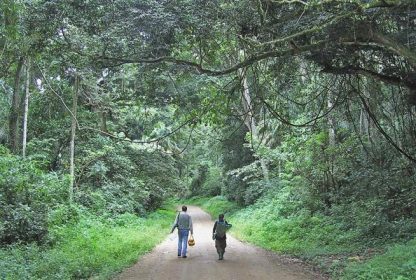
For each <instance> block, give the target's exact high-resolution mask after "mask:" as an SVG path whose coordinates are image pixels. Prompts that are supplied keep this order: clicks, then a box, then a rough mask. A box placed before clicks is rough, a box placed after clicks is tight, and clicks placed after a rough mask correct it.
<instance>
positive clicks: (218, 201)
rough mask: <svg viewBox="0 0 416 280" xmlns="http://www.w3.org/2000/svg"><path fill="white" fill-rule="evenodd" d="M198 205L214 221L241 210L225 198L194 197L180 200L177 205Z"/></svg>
mask: <svg viewBox="0 0 416 280" xmlns="http://www.w3.org/2000/svg"><path fill="white" fill-rule="evenodd" d="M179 203H182V204H188V205H196V206H199V207H201V208H202V209H204V210H205V211H206V212H208V214H210V215H211V218H213V219H214V220H215V219H216V218H217V217H218V215H219V214H225V215H226V217H229V215H232V214H233V213H235V212H237V211H238V210H239V209H241V207H240V206H238V205H237V204H236V203H234V202H231V201H228V200H227V198H225V197H224V196H215V197H193V198H190V199H186V200H178V201H177V202H176V204H179Z"/></svg>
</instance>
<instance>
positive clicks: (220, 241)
mask: <svg viewBox="0 0 416 280" xmlns="http://www.w3.org/2000/svg"><path fill="white" fill-rule="evenodd" d="M231 227H232V225H231V224H229V223H228V222H227V221H226V220H224V214H220V215H219V216H218V220H217V221H215V224H214V228H213V229H212V239H214V240H215V248H216V249H217V253H218V259H219V260H223V259H224V253H225V247H227V235H226V234H225V232H226V231H227V230H229V229H230V228H231Z"/></svg>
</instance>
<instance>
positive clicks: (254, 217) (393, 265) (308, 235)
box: [183, 197, 416, 280]
mask: <svg viewBox="0 0 416 280" xmlns="http://www.w3.org/2000/svg"><path fill="white" fill-rule="evenodd" d="M183 203H187V204H193V205H198V206H201V207H202V208H203V209H205V210H206V211H207V212H209V213H210V214H211V215H212V216H214V217H216V216H217V215H218V214H219V213H226V216H227V220H228V221H229V222H230V223H232V224H233V228H232V229H231V233H232V234H233V235H234V236H235V237H237V238H238V239H240V240H244V241H247V242H250V243H252V244H255V245H257V246H260V247H263V248H266V249H269V250H273V251H276V252H279V253H283V254H289V255H292V256H296V257H298V258H300V259H303V260H306V261H308V262H310V263H312V264H313V265H314V266H315V267H317V268H319V269H320V270H321V271H323V272H326V273H328V274H331V276H332V277H333V279H345V280H352V279H369V280H372V279H374V280H375V279H391V280H410V279H416V239H414V240H413V241H410V242H408V243H407V244H405V245H393V246H391V247H390V248H389V249H388V250H387V252H385V253H384V254H382V253H383V252H384V251H386V250H385V248H386V247H385V246H381V245H380V246H379V247H373V246H374V244H373V243H371V241H367V240H365V239H363V238H361V237H360V233H359V231H358V230H357V231H354V230H350V231H345V230H343V229H342V228H341V227H340V226H338V225H337V224H335V223H334V222H333V221H331V220H330V217H327V216H324V215H319V214H315V215H311V214H310V213H307V212H298V213H297V214H296V215H293V214H292V215H285V212H284V210H285V206H283V205H282V204H281V202H280V201H279V200H273V199H265V200H263V201H259V202H257V203H256V204H254V205H252V206H249V207H246V208H241V207H238V206H237V205H236V204H235V203H233V202H229V201H227V200H226V199H225V198H224V197H214V198H204V197H200V198H194V199H190V200H187V201H185V202H183ZM386 242H387V240H386ZM390 242H394V241H390ZM387 243H388V242H387Z"/></svg>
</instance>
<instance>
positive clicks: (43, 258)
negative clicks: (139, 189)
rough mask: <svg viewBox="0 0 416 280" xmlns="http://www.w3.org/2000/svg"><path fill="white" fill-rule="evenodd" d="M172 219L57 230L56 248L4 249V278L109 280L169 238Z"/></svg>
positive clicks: (88, 221) (170, 215)
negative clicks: (90, 279) (87, 279)
mask: <svg viewBox="0 0 416 280" xmlns="http://www.w3.org/2000/svg"><path fill="white" fill-rule="evenodd" d="M173 219H174V212H173V211H169V210H158V211H156V212H155V213H152V214H150V215H149V216H148V217H147V218H139V217H137V216H134V215H131V214H126V215H123V216H120V217H118V218H116V219H107V220H105V221H100V220H99V219H94V218H93V217H88V218H87V217H85V218H83V219H82V220H81V221H80V222H79V223H78V224H76V225H75V226H66V227H62V228H58V229H55V230H54V231H53V233H52V234H53V236H54V240H56V241H55V242H56V243H55V244H54V245H53V246H49V247H46V246H43V247H40V246H37V245H33V244H32V245H27V246H23V245H20V246H17V245H16V246H13V247H9V248H3V249H1V250H0V279H74V278H75V279H86V278H94V279H109V278H111V277H113V276H114V275H115V274H116V273H118V272H120V271H121V270H122V269H123V268H126V267H128V266H130V265H132V264H134V263H135V262H136V261H137V259H138V258H139V256H141V255H143V254H144V253H146V252H148V251H149V250H151V249H152V248H153V247H154V246H155V245H156V244H157V243H159V242H160V241H161V240H162V239H163V238H164V237H166V235H167V234H168V232H169V227H170V225H171V223H172V220H173Z"/></svg>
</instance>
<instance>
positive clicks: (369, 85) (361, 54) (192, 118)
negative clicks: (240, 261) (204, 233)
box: [0, 0, 416, 279]
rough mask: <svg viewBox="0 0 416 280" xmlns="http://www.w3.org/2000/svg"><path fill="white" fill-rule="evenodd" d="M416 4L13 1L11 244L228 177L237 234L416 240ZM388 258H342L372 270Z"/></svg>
mask: <svg viewBox="0 0 416 280" xmlns="http://www.w3.org/2000/svg"><path fill="white" fill-rule="evenodd" d="M415 11H416V3H415V1H412V0H401V1H399V0H397V1H396V0H383V1H380V0H350V1H338V0H333V1H317V0H305V1H285V0H282V1H265V0H258V1H249V0H244V1H243V0H239V1H219V0H215V1H191V0H175V1H165V0H162V1H154V0H146V1H132V0H117V1H107V0H106V1H101V0H100V1H99V0H90V1H64V0H57V1H45V0H5V1H2V2H1V3H0V61H1V65H2V67H1V69H0V108H1V109H0V171H1V172H0V217H1V220H0V243H1V245H2V246H12V247H11V249H7V250H8V251H7V252H9V253H10V252H12V253H13V252H18V251H19V246H29V247H30V246H34V247H33V248H35V249H33V251H32V249H29V251H28V252H29V254H31V253H30V252H37V251H36V250H38V249H39V248H40V249H39V250H41V251H42V250H43V251H44V250H52V251H53V250H54V248H61V249H62V247H59V240H61V239H60V238H57V237H56V232H57V231H59V230H58V229H60V228H65V230H64V232H66V233H68V234H69V233H70V232H72V230H76V229H77V228H78V227H82V226H83V224H82V223H85V221H86V220H88V223H91V228H90V229H91V231H95V226H94V221H99V222H100V223H101V222H102V223H107V222H111V221H112V219H119V218H120V217H124V216H123V215H127V216H128V215H136V216H134V217H136V218H137V219H139V216H141V217H145V216H146V215H148V214H149V213H150V212H151V211H154V210H156V209H157V208H159V207H160V206H161V205H162V203H163V202H164V201H165V200H166V198H169V197H173V196H179V197H192V196H216V195H222V196H224V197H227V199H229V200H231V201H233V202H235V203H237V204H238V205H239V206H240V207H247V208H246V209H245V210H244V209H243V210H241V211H240V212H239V213H238V214H236V216H235V219H236V220H238V221H239V222H240V221H241V222H243V221H246V220H247V221H248V222H247V224H249V225H252V226H253V228H245V226H242V227H241V232H240V234H241V236H242V237H243V236H246V237H247V236H252V237H251V239H250V238H248V239H249V240H251V241H256V240H258V242H259V243H261V245H264V246H266V247H268V248H272V249H275V250H279V251H284V252H289V253H292V254H298V255H304V254H308V253H307V252H309V253H310V254H312V255H314V256H328V255H332V254H337V253H342V252H340V251H343V252H344V253H346V254H350V253H351V254H353V253H357V254H359V253H360V252H362V250H365V249H364V248H370V247H371V248H376V249H375V250H376V252H378V251H377V250H379V249H380V248H383V249H380V250H384V249H385V248H387V247H386V246H389V245H392V246H393V247H392V249H390V250H389V252H390V253H391V254H390V253H388V254H390V256H391V258H394V256H395V255H396V253H397V251H398V250H400V249H398V248H402V247H400V245H397V246H396V247H394V245H393V244H395V243H403V242H410V243H408V244H410V245H409V246H410V247H411V248H413V247H414V246H413V245H412V244H413V243H412V241H410V240H412V239H413V238H414V232H415V230H416V223H415V218H416V190H415V189H414V186H415V183H416V168H415V162H416V148H415V147H416V108H415V106H416V101H415V100H416V12H415ZM264 216H266V217H267V218H264V219H263V218H262V217H264ZM86 217H88V219H87V218H86ZM129 217H130V216H129ZM269 217H270V218H269ZM252 220H253V222H251V221H252ZM129 223H130V224H131V225H134V221H130V222H129ZM86 227H87V228H88V226H86ZM254 229H257V230H255V231H254V232H253V233H252V232H251V231H253V230H254ZM118 231H119V229H115V231H114V234H115V235H117V232H118ZM274 236H278V238H275V237H274ZM246 237H243V238H246ZM97 238H98V239H100V238H101V237H97ZM259 240H260V241H262V240H263V241H264V240H266V241H267V242H260V241H259ZM344 245H345V246H344ZM13 246H16V248H17V249H16V248H15V247H13ZM37 246H46V247H39V248H38V247H37ZM48 246H49V247H48ZM348 246H350V247H348ZM30 248H32V247H30ZM316 248H324V249H322V250H321V251H320V252H318V251H314V250H315V249H316ZM14 250H17V251H14ZM409 250H411V249H409ZM305 252H306V253H305ZM5 254H6V253H5ZM7 254H8V253H7ZM13 254H14V253H13ZM16 254H17V253H16ZM410 254H411V252H410V253H409V255H410ZM383 261H384V260H379V259H377V258H375V259H374V260H373V262H369V263H368V265H367V264H361V265H360V264H357V266H356V267H351V268H348V269H347V271H349V273H351V275H364V276H362V277H364V278H365V277H367V275H369V274H366V273H372V272H371V269H372V268H371V266H372V264H373V263H374V264H376V263H382V262H383ZM39 266H41V264H39ZM92 266H93V267H97V266H95V264H94V265H92ZM99 266H100V265H98V267H99ZM409 266H410V267H412V264H411V263H410V264H409ZM342 267H343V265H341V264H335V265H334V269H333V271H339V270H340V268H342ZM97 269H98V268H97ZM116 269H118V268H116ZM87 270H88V269H87ZM88 271H89V272H88V273H85V274H84V273H81V274H80V275H75V276H68V275H73V274H71V273H72V272H68V274H65V276H64V277H81V275H82V277H87V276H91V275H93V274H94V273H95V272H91V271H90V270H88ZM65 273H66V272H65ZM337 273H338V272H334V275H338V274H337ZM406 273H407V272H406ZM406 273H404V274H403V275H402V276H403V277H409V276H408V274H406ZM86 275H87V276H86ZM371 275H375V276H371V277H378V276H380V275H379V274H371ZM351 277H353V276H351ZM357 277H361V276H357ZM368 277H370V276H368ZM380 277H385V278H388V279H393V278H392V277H391V276H390V275H389V274H388V273H387V274H385V275H384V274H383V276H380ZM403 279H405V278H403Z"/></svg>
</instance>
